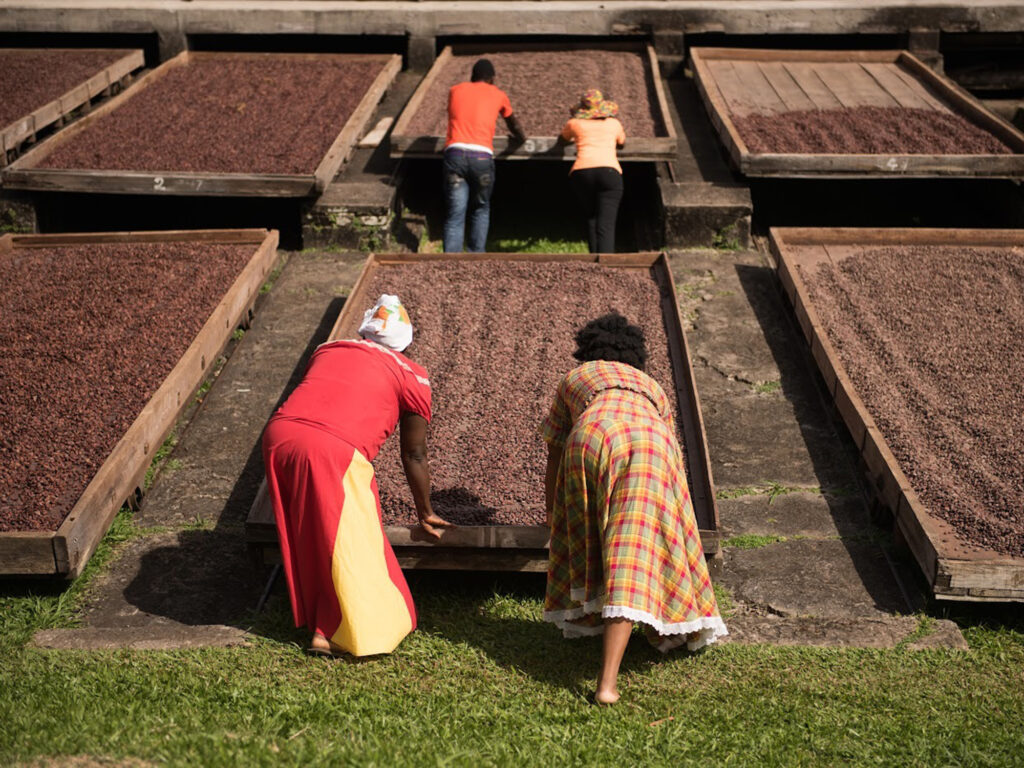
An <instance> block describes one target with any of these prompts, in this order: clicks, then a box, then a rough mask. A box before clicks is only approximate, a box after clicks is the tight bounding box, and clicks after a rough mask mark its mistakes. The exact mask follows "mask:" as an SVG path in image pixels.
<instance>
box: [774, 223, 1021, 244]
mask: <svg viewBox="0 0 1024 768" xmlns="http://www.w3.org/2000/svg"><path fill="white" fill-rule="evenodd" d="M771 236H772V237H773V238H775V239H777V240H778V242H779V243H784V244H785V246H786V247H787V248H788V247H789V246H797V245H815V246H818V245H820V246H826V245H893V244H894V243H896V244H908V245H978V246H995V247H1003V246H1007V247H1020V246H1021V245H1022V244H1024V243H1022V230H1020V229H944V228H937V227H921V228H914V227H892V228H885V227H822V228H815V227H773V228H772V229H771Z"/></svg>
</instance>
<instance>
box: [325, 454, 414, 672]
mask: <svg viewBox="0 0 1024 768" xmlns="http://www.w3.org/2000/svg"><path fill="white" fill-rule="evenodd" d="M372 482H373V465H372V464H370V462H368V461H367V460H366V458H365V457H364V456H363V455H362V454H360V453H359V452H358V451H356V452H355V454H354V455H353V457H352V463H351V464H350V465H349V468H348V471H346V472H345V477H344V478H343V479H342V486H343V489H344V492H345V503H344V506H342V509H341V520H340V521H339V523H338V535H337V537H336V538H335V540H334V552H333V555H332V560H333V562H332V566H331V578H332V580H333V581H334V590H335V593H336V594H337V595H338V604H339V605H340V606H341V625H340V626H339V627H338V631H337V632H335V633H334V636H333V637H332V638H331V641H332V642H334V643H335V644H337V645H340V646H341V647H342V648H344V649H345V650H346V651H348V652H349V653H352V654H354V655H356V656H368V655H371V654H375V653H390V652H391V651H393V650H394V649H395V648H396V647H397V646H398V644H399V643H400V642H402V639H403V638H404V637H405V636H406V635H408V634H409V632H411V631H412V621H411V619H410V617H409V609H408V608H407V607H406V604H405V598H404V597H403V596H402V593H401V592H399V590H398V588H397V587H396V586H395V585H394V582H392V581H391V578H390V577H389V576H388V566H387V561H386V560H385V559H384V533H383V531H382V530H381V527H380V518H379V517H378V516H377V502H376V499H375V498H374V495H373V490H372Z"/></svg>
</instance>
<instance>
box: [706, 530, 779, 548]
mask: <svg viewBox="0 0 1024 768" xmlns="http://www.w3.org/2000/svg"><path fill="white" fill-rule="evenodd" d="M780 541H787V538H786V537H785V536H775V535H771V534H769V535H764V536H762V535H760V534H756V533H744V534H740V535H739V536H732V537H730V538H728V539H726V540H725V541H723V542H722V546H723V547H735V548H736V549H760V548H761V547H767V546H768V545H769V544H778V543H779V542H780Z"/></svg>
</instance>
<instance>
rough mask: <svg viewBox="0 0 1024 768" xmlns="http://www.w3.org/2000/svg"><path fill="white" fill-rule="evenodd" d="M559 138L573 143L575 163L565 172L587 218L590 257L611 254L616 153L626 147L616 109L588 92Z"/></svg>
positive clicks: (618, 180) (618, 172)
mask: <svg viewBox="0 0 1024 768" xmlns="http://www.w3.org/2000/svg"><path fill="white" fill-rule="evenodd" d="M570 113H571V114H572V118H571V119H570V120H569V122H567V123H566V124H565V127H564V128H562V138H563V139H565V140H566V141H571V142H575V143H576V162H575V163H573V166H572V170H570V171H569V186H571V187H572V189H573V192H574V193H575V194H576V197H577V198H578V199H579V201H580V205H581V206H582V208H583V213H584V215H585V216H586V218H587V241H588V244H589V245H590V252H591V253H614V251H615V219H616V217H617V216H618V214H619V203H620V202H621V201H622V167H621V166H620V165H619V160H618V158H617V157H616V149H617V148H618V147H621V146H622V145H623V144H625V143H626V132H625V131H624V130H623V129H622V123H620V122H619V121H618V119H617V118H616V115H618V114H619V106H618V105H617V104H616V103H615V102H614V101H608V100H606V99H605V98H604V96H603V95H602V94H601V92H600V91H599V90H597V89H596V88H591V89H590V90H588V91H586V92H585V93H584V94H583V98H582V99H580V103H579V104H578V105H577V106H575V107H573V108H572V109H571V110H570Z"/></svg>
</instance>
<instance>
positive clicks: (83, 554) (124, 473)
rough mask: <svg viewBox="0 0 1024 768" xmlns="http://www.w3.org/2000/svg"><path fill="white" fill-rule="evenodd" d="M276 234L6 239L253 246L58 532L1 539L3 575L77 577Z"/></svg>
mask: <svg viewBox="0 0 1024 768" xmlns="http://www.w3.org/2000/svg"><path fill="white" fill-rule="evenodd" d="M277 241H278V234H277V232H276V231H267V230H263V229H236V230H196V231H173V232H110V233H95V234H61V235H4V236H3V237H0V253H3V252H6V251H10V250H12V249H14V250H17V249H27V248H33V247H37V248H38V247H46V248H59V247H61V246H71V245H75V246H80V245H83V244H89V243H111V242H148V243H152V242H206V243H239V244H251V245H252V248H253V255H252V258H251V259H250V260H249V262H248V264H247V265H246V266H245V267H244V268H243V269H242V271H241V272H240V273H239V275H238V277H237V278H236V279H235V282H234V283H233V284H232V286H231V288H230V289H229V290H228V292H227V293H226V294H225V295H224V297H223V299H222V300H221V302H220V303H219V304H218V305H217V307H216V308H215V309H214V310H213V312H212V313H211V314H210V317H209V318H208V319H207V321H206V323H205V324H204V325H203V327H202V330H200V332H199V333H198V334H197V335H196V337H195V339H193V340H192V343H191V344H190V346H189V347H188V349H187V350H186V351H185V353H184V354H183V355H182V356H181V358H180V359H179V360H178V363H177V365H175V367H174V368H173V369H172V371H171V372H170V373H169V374H168V376H167V378H166V379H164V382H163V383H162V384H161V385H160V387H159V388H158V389H157V390H156V392H154V393H153V396H152V397H151V398H150V399H149V401H148V402H147V403H146V405H145V406H144V407H143V408H142V411H141V412H140V413H139V415H138V416H137V417H136V419H135V421H134V422H133V423H132V425H131V426H130V427H129V428H128V430H127V431H126V432H125V434H124V435H123V436H122V438H121V439H120V440H119V441H118V443H117V445H116V446H115V447H114V449H113V450H112V451H111V452H110V454H109V455H108V456H107V458H106V459H105V461H104V463H103V464H102V466H101V467H100V468H99V470H98V471H97V472H96V474H95V475H94V476H93V478H92V480H91V481H90V482H89V484H88V485H87V486H86V488H85V490H84V492H83V493H82V495H81V496H80V497H79V499H78V501H77V502H76V503H75V505H74V507H73V508H72V509H71V511H70V512H69V513H68V516H67V517H66V518H65V519H64V522H63V523H62V524H61V525H60V527H59V528H58V529H57V530H56V531H39V532H35V531H30V532H0V575H59V576H66V577H68V578H73V577H75V576H77V575H78V574H79V573H81V572H82V569H83V568H84V567H85V565H86V563H87V562H88V560H89V558H90V557H91V556H92V553H93V552H94V551H95V549H96V545H97V544H99V541H100V539H102V538H103V536H104V534H105V533H106V532H107V529H108V528H109V527H110V524H111V522H112V521H113V519H114V516H115V515H116V514H117V511H118V509H120V508H121V505H122V504H123V503H124V502H125V500H128V499H133V498H137V497H138V496H139V495H140V491H139V490H138V489H141V488H142V486H143V484H144V478H145V475H146V470H147V469H148V468H149V466H150V464H151V462H152V461H153V458H154V457H155V456H156V453H157V451H158V450H159V449H160V446H161V445H162V444H163V441H164V439H165V438H166V437H167V435H168V434H169V433H170V431H171V429H172V428H173V427H174V424H175V422H176V421H177V419H178V417H179V416H180V415H181V414H182V413H183V412H184V411H185V409H186V408H187V407H188V405H189V402H190V398H191V395H192V393H193V392H194V391H195V390H196V388H197V387H198V386H199V385H200V384H201V383H202V382H203V380H204V379H205V378H206V376H207V375H208V373H209V372H210V370H211V368H212V367H213V365H214V364H215V362H216V360H217V356H218V355H219V354H220V353H221V351H222V350H223V349H224V347H225V345H226V344H227V342H228V340H229V339H230V338H231V334H232V333H233V332H234V330H235V328H236V327H237V326H238V325H239V323H240V322H242V321H243V320H245V319H246V318H247V316H248V313H249V312H250V311H251V309H252V307H253V304H254V302H255V300H256V297H257V295H258V294H259V290H260V287H261V286H262V285H263V283H264V281H265V279H266V276H267V274H268V273H269V272H270V270H271V269H272V268H273V266H274V264H275V262H276V261H277Z"/></svg>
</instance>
